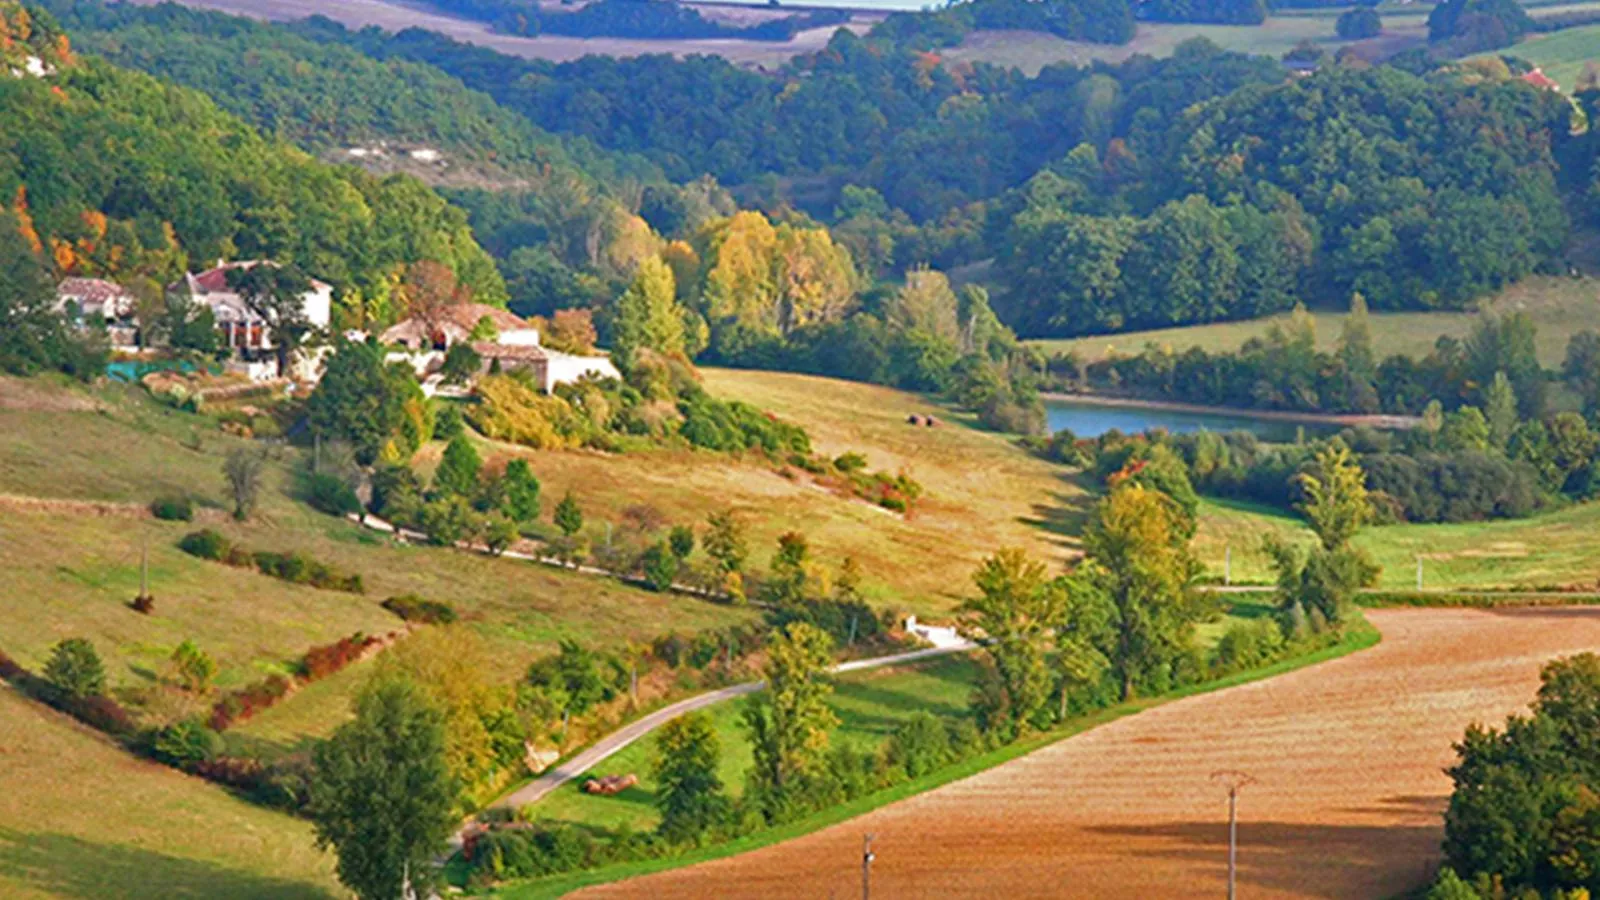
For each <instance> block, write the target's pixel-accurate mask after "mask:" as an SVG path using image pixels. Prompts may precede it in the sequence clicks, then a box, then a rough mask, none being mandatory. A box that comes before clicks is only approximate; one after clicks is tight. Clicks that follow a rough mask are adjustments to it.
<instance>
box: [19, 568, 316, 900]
mask: <svg viewBox="0 0 1600 900" xmlns="http://www.w3.org/2000/svg"><path fill="white" fill-rule="evenodd" d="M10 603H11V600H10V598H9V596H8V600H7V605H9V604H10ZM0 895H3V896H5V897H6V898H8V900H33V898H44V897H57V898H66V900H79V898H82V900H87V898H92V897H93V898H98V897H115V898H124V900H134V898H146V897H148V898H152V900H156V898H170V897H193V898H202V897H253V898H275V900H290V898H295V900H313V898H316V900H332V898H334V897H342V896H345V894H344V893H343V892H342V891H341V890H340V888H339V886H338V884H337V883H336V882H335V881H334V878H333V857H332V855H331V854H325V853H323V852H321V851H319V850H317V849H316V847H315V846H314V845H313V843H312V835H311V826H310V825H309V824H308V823H306V822H303V821H300V820H298V819H294V818H291V817H289V816H286V815H283V814H281V813H275V812H271V811H268V810H265V809H262V808H260V807H257V806H252V805H250V804H248V803H246V802H244V801H242V800H237V799H235V798H233V797H232V796H230V795H229V794H228V793H227V792H225V791H223V790H221V789H220V788H217V787H214V786H212V785H210V784H207V783H206V782H204V781H201V780H200V779H198V778H191V777H189V776H187V775H182V774H179V773H177V772H175V771H173V770H171V769H168V768H166V767H164V766H159V765H156V764H155V763H152V762H147V761H145V760H141V759H138V758H136V757H134V756H132V755H130V754H128V753H127V752H126V751H124V750H122V749H120V748H117V747H114V746H112V745H111V744H110V743H109V742H107V741H106V740H104V739H103V738H101V737H100V736H98V735H96V734H95V733H93V732H91V731H89V730H87V729H85V728H83V727H81V726H79V725H78V724H77V723H75V722H72V721H70V720H68V719H67V718H66V717H64V716H61V715H59V714H57V713H54V712H51V711H49V710H46V709H45V708H43V707H41V706H40V705H38V704H36V703H34V702H32V701H29V700H24V699H22V698H21V697H19V696H18V695H17V694H16V693H15V692H14V691H12V690H11V689H10V688H8V687H5V686H4V685H0Z"/></svg>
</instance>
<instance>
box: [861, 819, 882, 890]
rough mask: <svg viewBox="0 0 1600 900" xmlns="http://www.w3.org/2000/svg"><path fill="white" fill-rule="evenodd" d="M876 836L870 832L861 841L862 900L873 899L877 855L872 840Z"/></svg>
mask: <svg viewBox="0 0 1600 900" xmlns="http://www.w3.org/2000/svg"><path fill="white" fill-rule="evenodd" d="M874 837H876V835H873V834H871V833H870V832H869V833H868V834H867V835H866V836H864V837H863V838H862V839H861V900H871V898H872V861H873V860H874V859H877V858H878V857H877V854H875V853H873V852H872V839H873V838H874Z"/></svg>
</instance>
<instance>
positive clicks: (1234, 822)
mask: <svg viewBox="0 0 1600 900" xmlns="http://www.w3.org/2000/svg"><path fill="white" fill-rule="evenodd" d="M1211 778H1212V780H1214V781H1220V782H1222V784H1223V786H1224V787H1226V788H1227V789H1228V900H1234V897H1235V885H1236V883H1237V874H1238V869H1239V866H1238V861H1239V790H1240V788H1243V787H1244V786H1245V785H1247V784H1253V783H1254V782H1255V779H1254V778H1251V777H1250V776H1249V775H1246V774H1245V773H1243V772H1239V771H1235V770H1228V769H1225V770H1223V771H1220V772H1212V773H1211Z"/></svg>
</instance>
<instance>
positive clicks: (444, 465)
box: [433, 434, 483, 498]
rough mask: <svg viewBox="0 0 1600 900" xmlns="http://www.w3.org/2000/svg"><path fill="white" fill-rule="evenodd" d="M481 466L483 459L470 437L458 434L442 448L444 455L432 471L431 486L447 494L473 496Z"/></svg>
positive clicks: (476, 488)
mask: <svg viewBox="0 0 1600 900" xmlns="http://www.w3.org/2000/svg"><path fill="white" fill-rule="evenodd" d="M482 468H483V460H482V459H480V458H479V457H478V449H477V448H476V447H474V446H473V445H472V439H471V438H469V437H467V436H466V435H465V434H458V435H456V436H455V437H454V438H453V439H452V440H451V441H450V443H449V444H448V445H447V446H446V447H445V448H444V457H443V458H442V459H440V460H439V468H438V469H436V470H435V471H434V473H433V488H434V490H436V491H438V492H439V493H441V494H444V495H447V496H456V497H466V498H470V497H473V496H475V495H476V494H477V493H478V472H479V470H481V469H482Z"/></svg>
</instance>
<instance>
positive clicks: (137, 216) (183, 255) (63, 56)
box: [0, 14, 505, 321]
mask: <svg viewBox="0 0 1600 900" xmlns="http://www.w3.org/2000/svg"><path fill="white" fill-rule="evenodd" d="M44 18H45V16H44V14H39V15H38V16H37V17H36V18H35V27H36V28H39V29H41V30H42V31H43V32H45V33H53V34H54V33H59V32H58V30H57V28H56V26H55V25H54V23H49V22H47V21H44ZM67 46H68V45H67V43H66V41H65V40H64V39H61V40H60V41H59V48H60V50H59V53H58V54H57V58H59V59H60V60H61V62H60V63H59V64H58V65H57V66H56V68H57V71H56V73H55V74H52V75H50V76H49V77H47V78H34V77H22V78H6V79H0V119H3V120H4V121H5V122H6V128H5V129H4V130H3V131H0V197H3V198H4V203H5V206H6V207H7V208H8V209H9V210H10V212H11V213H12V216H13V218H14V219H15V220H16V221H17V222H18V223H19V227H20V228H21V230H22V233H23V236H24V238H25V239H26V240H27V242H28V243H30V244H32V245H33V246H34V247H35V248H36V249H38V250H40V251H41V252H43V253H44V254H46V255H47V257H48V258H49V259H50V260H51V261H52V262H53V264H54V268H55V271H56V274H58V275H68V274H81V275H95V276H106V277H114V278H118V279H121V280H123V281H126V282H130V283H135V284H137V283H141V282H143V283H158V282H164V281H168V280H171V279H173V278H175V277H177V276H178V275H179V274H180V273H182V272H183V271H184V270H185V269H187V268H191V267H193V266H198V265H208V264H210V263H211V262H212V261H214V260H216V259H219V258H230V259H233V258H254V257H270V258H274V259H279V260H282V261H285V262H293V263H298V264H299V265H301V266H302V267H304V268H305V269H306V270H307V271H310V272H313V273H315V274H316V275H317V276H318V277H320V278H323V279H324V280H326V281H329V282H330V283H332V284H334V285H335V287H336V288H337V289H338V291H339V293H340V295H341V297H342V298H343V299H344V302H345V306H346V312H347V314H348V315H347V318H350V319H353V320H356V321H359V320H360V319H361V318H362V316H363V314H365V313H378V314H380V315H381V314H382V311H383V310H384V309H385V308H386V306H387V304H388V303H389V302H390V298H391V295H392V293H393V290H394V287H395V285H396V284H397V283H398V282H399V280H400V279H401V278H402V277H403V275H404V273H405V271H406V269H407V267H408V266H409V265H411V264H412V263H415V262H417V261H419V260H423V259H428V260H432V261H435V262H439V263H443V264H445V265H446V266H447V267H448V268H449V269H450V270H451V271H452V272H453V273H454V274H455V276H456V277H457V279H458V280H459V281H460V283H461V284H462V285H463V286H464V287H466V288H467V289H468V290H470V291H471V292H472V293H473V294H474V296H476V297H477V298H478V299H480V300H482V301H484V302H489V303H495V302H504V301H505V288H504V284H503V282H502V280H501V278H500V275H499V273H498V271H497V270H496V269H495V267H494V263H493V260H492V259H491V258H490V257H489V256H488V254H486V253H485V252H484V251H483V250H482V248H480V247H479V246H478V244H477V242H476V241H475V240H474V239H473V237H472V233H471V231H470V229H469V228H468V226H467V221H466V216H465V214H463V213H462V212H461V211H460V210H457V209H454V208H452V207H451V206H450V205H449V204H447V203H446V202H445V201H444V200H443V199H442V198H440V197H439V196H438V195H437V194H434V193H433V192H432V191H430V190H429V189H428V188H427V187H426V186H424V185H423V184H421V183H420V182H418V181H416V180H414V179H411V178H407V177H403V176H396V177H391V178H385V179H379V178H376V177H373V176H370V175H367V174H365V173H363V172H361V171H358V170H355V169H348V168H334V167H331V166H327V165H323V164H321V163H318V162H316V161H315V160H313V159H311V158H310V157H308V156H306V155H305V154H303V153H302V152H300V151H298V150H295V149H293V148H291V147H288V146H285V145H283V144H278V143H274V142H271V141H268V140H265V139H263V138H261V137H260V136H259V135H258V134H257V133H256V132H255V131H253V130H252V129H251V128H250V127H249V126H247V125H245V124H244V123H242V122H240V121H239V120H238V119H236V118H234V117H232V116H230V115H228V114H227V113H224V112H222V111H221V110H219V109H217V107H216V106H215V105H214V104H213V103H212V102H211V101H210V100H208V99H207V98H206V97H204V96H203V95H201V94H199V93H197V92H194V91H190V90H187V89H184V88H178V87H173V86H171V85H166V84H162V83H161V82H159V81H157V80H155V79H154V78H151V77H149V76H147V75H142V74H138V73H132V72H127V71H125V70H121V69H118V68H116V67H114V66H111V65H109V64H108V63H105V62H104V61H101V60H99V59H95V58H92V57H84V58H78V57H75V56H73V55H72V53H71V51H70V50H68V49H67ZM86 148H95V150H96V152H85V150H86Z"/></svg>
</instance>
